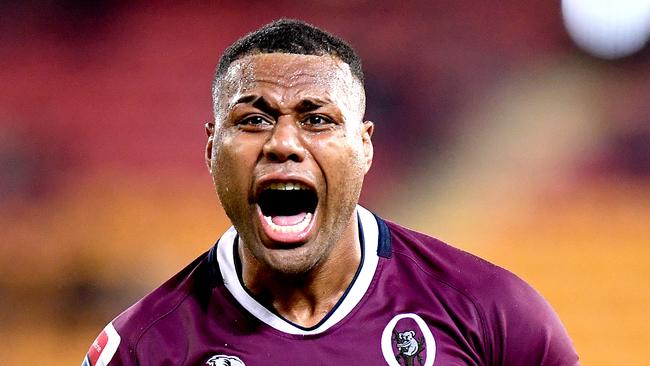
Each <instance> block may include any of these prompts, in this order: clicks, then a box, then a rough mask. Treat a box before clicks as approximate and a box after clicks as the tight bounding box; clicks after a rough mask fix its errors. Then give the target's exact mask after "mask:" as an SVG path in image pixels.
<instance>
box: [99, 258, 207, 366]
mask: <svg viewBox="0 0 650 366" xmlns="http://www.w3.org/2000/svg"><path fill="white" fill-rule="evenodd" d="M208 262H209V261H208V253H204V254H203V255H201V256H200V257H198V258H197V259H195V260H194V261H193V262H192V263H190V264H189V265H188V266H187V267H185V268H184V269H183V270H181V271H180V272H179V273H178V274H176V275H175V276H173V277H172V278H170V279H169V280H167V281H166V282H165V283H163V284H162V285H161V286H160V287H158V288H157V289H155V290H153V291H152V292H151V293H149V294H148V295H146V296H144V297H143V298H142V299H140V300H139V301H138V302H136V303H135V304H133V305H132V306H131V307H129V308H128V309H126V310H125V311H124V312H122V313H121V314H120V315H118V316H117V317H116V318H115V319H114V320H113V321H112V322H111V323H110V324H109V325H111V326H113V327H114V329H115V331H116V333H117V334H119V337H120V338H121V342H120V345H119V348H118V350H117V354H116V356H115V358H116V360H114V362H113V363H111V365H114V364H117V365H131V364H136V363H137V362H139V361H137V360H136V359H137V354H138V352H137V348H138V343H139V342H140V341H141V339H143V338H144V337H146V334H147V332H149V331H150V330H151V329H152V328H154V327H155V325H156V323H158V322H159V321H161V320H162V319H165V318H166V317H168V316H170V315H171V314H173V313H174V312H175V311H176V310H177V309H178V308H179V307H181V306H182V304H183V303H184V302H185V301H186V299H188V298H190V297H191V298H192V299H193V300H194V301H199V302H200V301H208V298H207V297H209V294H210V288H212V287H213V286H214V285H215V284H214V283H211V282H214V281H215V277H216V276H214V269H213V268H211V266H209V264H208ZM202 289H205V290H206V291H202ZM202 294H204V295H206V298H205V299H201V297H202ZM132 362H133V363H132Z"/></svg>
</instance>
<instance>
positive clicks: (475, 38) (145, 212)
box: [0, 0, 650, 366]
mask: <svg viewBox="0 0 650 366" xmlns="http://www.w3.org/2000/svg"><path fill="white" fill-rule="evenodd" d="M183 4H184V5H181V4H180V3H177V4H176V5H173V4H170V3H165V4H158V3H156V4H153V3H147V2H137V3H132V2H113V1H110V2H109V1H106V2H101V1H99V2H85V1H27V2H15V3H13V2H2V3H0V84H1V85H2V88H0V339H2V342H0V355H1V356H2V362H1V363H2V364H3V365H23V364H29V363H32V361H34V359H35V358H38V359H39V360H43V359H47V363H48V364H50V365H55V366H56V365H69V364H76V363H81V360H82V358H83V356H84V354H85V352H86V350H87V349H88V346H89V345H90V343H91V342H92V340H93V339H94V337H95V335H96V334H97V333H98V332H99V331H100V330H101V329H102V328H103V326H104V325H105V323H107V322H108V321H110V320H111V319H112V318H113V317H114V316H115V315H117V314H118V313H119V312H120V311H121V310H123V309H124V308H125V307H127V306H128V305H130V304H131V303H132V302H133V301H135V300H136V299H138V298H139V297H141V296H142V295H144V294H146V293H147V292H149V291H151V290H152V289H153V288H155V287H157V286H158V285H159V284H160V283H161V282H162V281H164V280H165V279H167V278H169V277H170V276H171V275H173V274H174V273H176V272H177V271H178V270H179V269H180V268H182V267H183V266H184V265H185V264H186V263H188V262H189V261H190V260H191V259H193V258H195V257H196V256H198V255H199V254H201V253H202V252H203V251H205V250H207V249H208V248H209V247H210V246H211V245H212V244H213V243H214V241H215V240H216V239H217V238H218V237H219V235H220V234H221V233H222V232H223V231H224V230H225V229H226V228H227V227H228V226H229V223H228V220H227V218H226V217H225V214H224V213H223V211H222V209H221V208H220V207H219V203H218V200H217V198H216V195H215V194H214V193H213V189H212V182H211V180H210V177H209V175H208V174H207V171H206V169H205V164H204V160H203V159H204V158H203V154H204V144H205V132H204V127H203V125H204V123H205V122H206V121H208V120H209V119H211V118H212V116H211V104H210V82H211V78H212V75H213V72H214V67H215V65H216V63H217V61H218V58H219V56H220V54H221V52H222V51H223V50H224V48H225V47H227V45H229V44H230V43H232V42H233V41H234V40H236V39H237V38H238V37H240V36H242V35H243V34H245V33H247V32H249V31H251V30H253V29H255V28H257V27H259V26H261V25H263V24H265V23H267V22H269V21H271V20H273V19H277V18H280V17H295V18H300V19H303V20H306V21H308V22H311V23H313V24H315V25H318V26H321V27H323V28H325V29H327V30H329V31H331V32H333V33H335V34H337V35H340V36H342V37H343V38H345V39H347V40H349V41H350V42H351V43H352V44H353V46H355V47H356V49H357V50H358V51H359V53H360V55H361V57H362V58H363V60H364V69H365V73H366V80H367V84H366V89H367V95H368V111H367V118H368V119H371V120H373V121H374V122H375V124H376V133H375V135H374V143H375V161H374V166H373V169H372V170H371V173H370V174H369V176H368V177H367V180H366V186H365V190H364V193H363V197H362V198H363V200H362V202H363V204H364V205H365V206H367V207H368V208H370V209H372V210H373V211H375V212H377V213H379V214H380V215H382V216H383V217H385V218H387V219H390V220H393V221H397V222H400V223H402V224H404V225H406V226H410V227H412V228H415V229H418V230H421V231H424V232H426V233H429V234H431V235H434V236H436V237H438V238H441V239H443V240H445V241H447V242H449V243H451V244H453V245H455V246H457V247H460V248H463V249H465V250H468V251H470V252H472V253H475V254H478V255H480V256H482V257H484V258H487V259H489V260H491V261H493V262H495V263H497V264H499V265H501V266H504V267H506V268H508V269H510V270H512V271H513V272H515V273H516V274H518V275H519V276H521V277H523V278H524V279H526V280H527V281H528V282H530V283H531V284H532V285H533V286H534V287H535V288H537V289H538V290H539V291H540V292H541V293H542V294H543V295H544V296H545V297H546V298H547V299H548V300H549V302H550V303H551V304H552V305H553V306H554V307H555V309H556V310H557V312H558V313H559V315H560V317H561V318H562V319H563V321H564V323H565V325H566V327H567V328H568V330H569V333H570V335H571V336H572V338H573V340H574V343H575V345H576V347H577V349H578V352H579V354H580V356H581V358H582V359H583V364H585V365H594V366H598V365H613V364H627V365H642V364H650V356H649V355H648V353H647V352H646V349H647V347H646V345H647V344H648V343H650V315H648V314H649V313H648V308H649V307H650V240H649V238H650V225H649V224H648V223H649V222H650V98H649V97H648V96H649V95H650V66H649V65H650V50H648V47H646V48H644V49H642V50H641V51H639V52H637V53H635V54H633V55H630V56H627V57H623V58H620V59H613V60H603V59H598V58H596V57H593V56H590V55H589V54H587V53H585V52H584V51H581V50H580V49H578V48H577V47H576V46H575V45H574V44H573V42H572V40H571V39H570V37H569V36H568V35H567V32H566V31H565V28H564V23H563V20H562V15H561V11H560V5H559V2H555V1H547V0H539V1H514V0H508V1H498V2H486V1H479V0H456V1H405V2H399V4H398V3H397V2H395V3H394V4H380V3H379V2H375V1H364V0H355V1H329V2H310V1H301V2H294V1H276V2H272V3H270V2H264V1H250V2H199V3H194V2H193V3H192V5H188V4H186V3H183ZM460 270H462V269H460Z"/></svg>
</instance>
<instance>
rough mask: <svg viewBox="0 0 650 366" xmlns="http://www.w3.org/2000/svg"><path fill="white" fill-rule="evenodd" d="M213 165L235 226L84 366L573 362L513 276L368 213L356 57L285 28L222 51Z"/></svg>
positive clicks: (132, 311)
mask: <svg viewBox="0 0 650 366" xmlns="http://www.w3.org/2000/svg"><path fill="white" fill-rule="evenodd" d="M212 97H213V106H214V120H213V121H212V122H209V123H207V124H206V132H207V146H206V149H205V157H206V163H207V166H208V169H209V171H210V174H211V175H212V178H213V180H214V184H215V187H216V190H217V193H218V196H219V199H220V201H221V204H222V205H223V208H224V209H225V211H226V213H227V215H228V217H229V218H230V220H231V222H232V224H233V227H232V228H230V229H229V230H228V231H227V232H226V233H225V234H223V236H222V237H221V238H220V239H219V240H218V242H217V244H216V245H215V246H214V247H213V248H212V249H211V250H209V251H208V252H207V253H206V254H204V255H202V256H201V257H199V258H198V259H196V260H195V261H194V262H193V263H191V264H190V265H189V266H188V267H187V268H185V269H184V270H183V271H181V272H180V273H179V274H177V275H176V276H174V277H173V278H172V279H170V280H169V281H168V282H166V283H165V284H163V285H162V286H161V287H160V288H158V289H157V290H155V291H154V292H152V293H151V294H149V295H148V296H146V297H145V298H143V299H142V300H141V301H139V302H138V303H137V304H135V305H134V306H132V307H131V308H129V309H128V310H126V311H125V312H124V313H122V314H121V315H120V316H118V317H117V318H116V319H115V320H113V321H112V322H111V323H109V324H108V325H107V326H106V328H105V329H104V330H103V331H102V332H101V334H100V335H99V337H98V338H97V339H96V340H95V342H94V343H93V345H92V346H91V347H90V350H89V352H88V354H87V356H86V358H85V360H84V365H93V366H95V365H108V364H110V365H246V366H263V365H264V366H266V365H358V366H366V365H367V366H370V365H372V366H377V365H392V366H395V365H405V364H409V365H421V366H425V365H426V366H431V365H445V366H446V365H508V366H515V365H521V366H533V365H546V366H550V365H577V364H578V357H577V355H576V353H575V351H574V349H573V346H572V344H571V340H570V339H569V337H568V335H567V333H566V331H565V330H564V328H563V327H562V324H561V323H560V321H559V320H558V318H557V316H556V315H555V313H554V312H553V310H552V309H551V308H550V306H549V305H548V303H546V302H545V301H544V300H543V299H542V298H541V296H540V295H539V294H537V293H536V292H535V291H534V290H533V289H532V288H531V287H530V286H528V285H527V284H526V283H524V282H523V281H522V280H520V279H519V278H517V277H516V276H514V275H513V274H511V273H509V272H507V271H506V270H504V269H501V268H499V267H496V266H494V265H492V264H490V263H487V262H485V261H483V260H481V259H479V258H477V257H474V256H472V255H470V254H467V253H465V252H462V251H460V250H458V249H454V248H452V247H450V246H448V245H446V244H444V243H441V242H439V241H437V240H435V239H433V238H430V237H428V236H426V235H423V234H420V233H417V232H413V231H411V230H408V229H406V228H403V227H401V226H399V225H397V224H394V223H390V222H387V221H384V220H383V219H381V218H379V217H377V216H375V215H374V214H372V213H371V212H370V211H368V210H367V209H365V208H363V207H361V206H359V205H358V204H357V202H358V200H359V194H360V192H361V187H362V183H363V179H364V176H365V174H366V173H367V172H368V170H369V169H370V166H371V164H372V158H373V146H372V141H371V137H372V133H373V130H374V125H373V123H372V122H370V121H364V120H363V117H364V111H365V93H364V80H363V72H362V69H361V61H360V60H359V57H358V56H357V55H356V53H355V51H354V50H353V49H352V48H351V47H350V46H349V45H348V44H347V43H346V42H344V41H343V40H341V39H339V38H337V37H335V36H332V35H331V34H328V33H326V32H324V31H322V30H320V29H318V28H315V27H313V26H311V25H308V24H305V23H302V22H300V21H294V20H280V21H276V22H273V23H271V24H268V25H266V26H264V27H262V28H261V29H259V30H257V31H255V32H253V33H251V34H248V35H247V36H245V37H243V38H242V39H240V40H238V41H237V42H236V43H234V44H233V45H232V46H230V47H229V48H228V49H227V50H226V51H225V53H224V55H223V56H222V58H221V60H220V62H219V66H218V68H217V72H216V76H215V79H214V82H213V89H212Z"/></svg>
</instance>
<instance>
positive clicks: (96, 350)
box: [81, 322, 136, 366]
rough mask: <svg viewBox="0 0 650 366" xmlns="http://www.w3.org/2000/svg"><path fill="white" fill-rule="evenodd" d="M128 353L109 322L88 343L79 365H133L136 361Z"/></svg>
mask: <svg viewBox="0 0 650 366" xmlns="http://www.w3.org/2000/svg"><path fill="white" fill-rule="evenodd" d="M129 353H130V352H129V350H128V347H127V346H126V345H125V344H124V343H123V342H122V337H121V336H120V334H119V333H118V331H117V330H116V329H115V327H114V326H113V323H112V322H111V323H108V325H107V326H106V327H105V328H104V329H103V330H102V331H101V333H99V335H98V336H97V338H95V341H94V342H93V343H92V344H91V345H90V348H89V349H88V352H87V353H86V356H85V357H84V359H83V362H82V363H81V366H135V365H136V362H135V361H134V360H133V357H132V356H131V355H130V354H129Z"/></svg>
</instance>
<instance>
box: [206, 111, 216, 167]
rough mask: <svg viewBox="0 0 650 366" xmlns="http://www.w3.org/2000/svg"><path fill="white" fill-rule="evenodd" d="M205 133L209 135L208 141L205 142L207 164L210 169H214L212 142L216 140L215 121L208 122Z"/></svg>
mask: <svg viewBox="0 0 650 366" xmlns="http://www.w3.org/2000/svg"><path fill="white" fill-rule="evenodd" d="M205 134H206V135H207V136H208V142H207V143H206V144H205V164H206V165H207V166H208V170H209V171H212V143H213V141H214V122H206V124H205Z"/></svg>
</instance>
